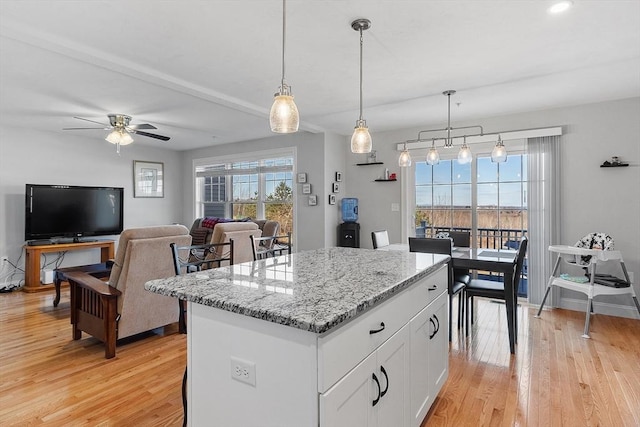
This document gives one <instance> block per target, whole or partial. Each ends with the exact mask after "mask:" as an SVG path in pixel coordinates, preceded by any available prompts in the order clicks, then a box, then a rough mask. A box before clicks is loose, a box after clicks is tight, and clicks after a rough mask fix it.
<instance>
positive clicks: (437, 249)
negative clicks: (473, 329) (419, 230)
mask: <svg viewBox="0 0 640 427" xmlns="http://www.w3.org/2000/svg"><path fill="white" fill-rule="evenodd" d="M409 251H410V252H426V253H432V254H444V255H449V256H451V240H449V239H431V238H425V237H409ZM465 286H466V285H465V283H463V282H458V281H456V280H455V278H454V274H453V267H452V263H451V262H449V280H448V288H449V341H451V334H452V332H451V329H452V328H453V313H452V307H453V298H454V297H455V296H456V295H458V329H460V328H461V327H462V314H463V307H464V301H463V299H462V294H463V290H464V288H465Z"/></svg>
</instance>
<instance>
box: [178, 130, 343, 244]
mask: <svg viewBox="0 0 640 427" xmlns="http://www.w3.org/2000/svg"><path fill="white" fill-rule="evenodd" d="M329 138H330V141H331V142H330V144H329V145H330V146H333V145H334V144H335V139H336V138H337V137H335V136H329ZM287 147H294V148H295V149H296V157H297V159H296V160H297V163H296V165H295V168H297V169H296V170H295V173H299V172H305V173H306V174H307V182H308V183H310V184H311V188H312V194H315V195H317V196H318V204H317V205H316V206H309V203H308V197H307V195H306V194H302V186H301V184H297V183H296V184H295V188H294V194H295V196H294V201H295V203H296V212H297V216H296V218H295V219H294V247H295V248H296V250H297V251H302V250H308V249H316V248H321V247H324V246H325V238H326V237H325V230H326V229H327V228H328V227H329V225H327V224H326V223H325V207H324V206H325V205H324V203H323V201H324V200H325V198H327V197H328V194H329V193H328V192H327V189H328V188H330V187H329V185H330V184H327V182H328V179H327V177H326V173H325V166H324V164H325V135H324V134H321V133H318V134H311V133H307V132H298V133H296V134H291V135H277V136H273V137H270V138H264V139H259V140H253V141H244V142H237V143H233V144H224V145H216V146H212V147H208V148H202V149H198V150H191V151H186V152H183V153H182V168H183V173H182V180H183V199H182V200H183V205H184V209H183V211H182V221H183V223H184V224H187V226H190V225H191V223H192V222H193V220H194V218H195V203H194V201H195V197H194V184H193V183H194V177H193V161H194V160H195V159H203V158H211V157H220V156H228V155H232V154H245V153H252V152H257V151H264V150H271V149H278V148H287ZM331 150H332V152H333V150H334V149H333V148H332V149H331ZM330 157H331V158H333V157H335V156H334V155H331V156H330Z"/></svg>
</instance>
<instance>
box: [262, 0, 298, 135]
mask: <svg viewBox="0 0 640 427" xmlns="http://www.w3.org/2000/svg"><path fill="white" fill-rule="evenodd" d="M286 16H287V15H286V0H282V81H281V83H280V88H279V89H278V93H276V94H275V95H274V98H273V105H272V106H271V112H270V114H269V124H270V126H271V131H272V132H275V133H294V132H297V131H298V126H299V125H300V116H299V114H298V107H297V106H296V103H295V102H294V101H293V95H292V94H291V86H289V85H287V84H286V83H285V80H284V70H285V66H284V54H285V35H286V23H287V20H286Z"/></svg>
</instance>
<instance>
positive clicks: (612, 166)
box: [600, 163, 629, 168]
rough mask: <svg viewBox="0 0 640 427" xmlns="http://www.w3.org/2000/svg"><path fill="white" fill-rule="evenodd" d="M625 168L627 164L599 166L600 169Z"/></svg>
mask: <svg viewBox="0 0 640 427" xmlns="http://www.w3.org/2000/svg"><path fill="white" fill-rule="evenodd" d="M625 166H629V163H618V164H613V163H609V164H604V163H603V164H601V165H600V167H601V168H623V167H625Z"/></svg>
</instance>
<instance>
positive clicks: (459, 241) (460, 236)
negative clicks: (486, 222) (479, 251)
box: [449, 231, 471, 248]
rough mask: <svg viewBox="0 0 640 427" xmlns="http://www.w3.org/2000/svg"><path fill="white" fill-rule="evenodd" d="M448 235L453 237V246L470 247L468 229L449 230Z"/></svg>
mask: <svg viewBox="0 0 640 427" xmlns="http://www.w3.org/2000/svg"><path fill="white" fill-rule="evenodd" d="M449 237H451V238H452V239H453V246H455V247H458V248H470V247H471V232H469V231H449Z"/></svg>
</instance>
